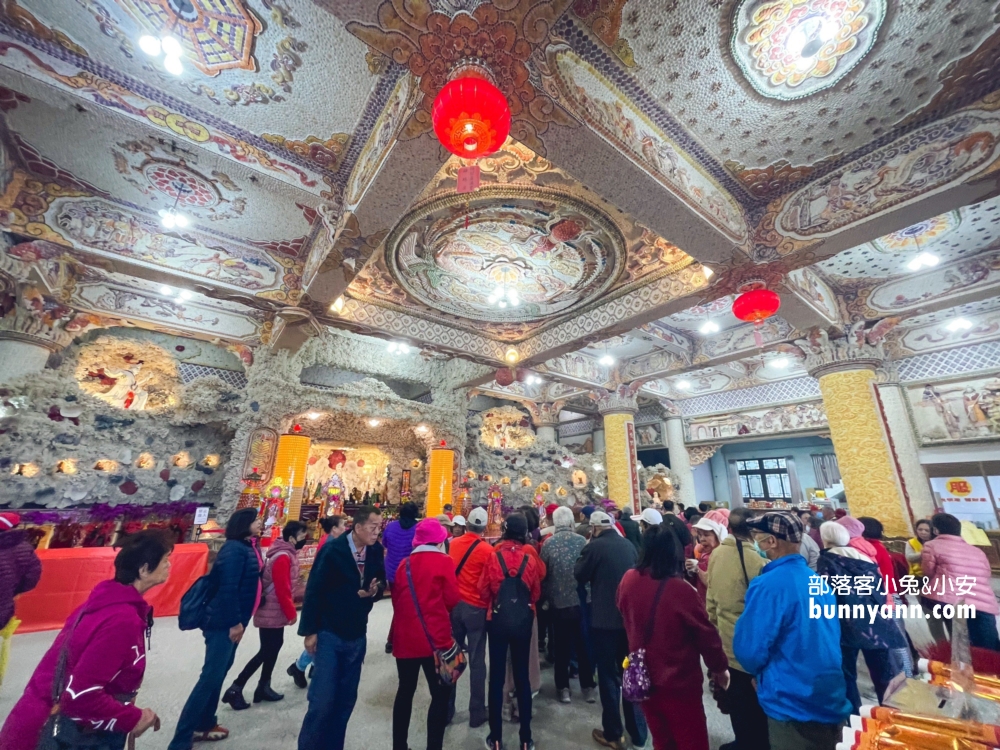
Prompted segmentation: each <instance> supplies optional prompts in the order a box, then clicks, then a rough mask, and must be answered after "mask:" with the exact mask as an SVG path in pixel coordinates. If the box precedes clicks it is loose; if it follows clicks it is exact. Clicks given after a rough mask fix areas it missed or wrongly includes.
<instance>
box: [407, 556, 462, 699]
mask: <svg viewBox="0 0 1000 750" xmlns="http://www.w3.org/2000/svg"><path fill="white" fill-rule="evenodd" d="M406 581H407V583H409V584H410V596H412V597H413V608H414V609H415V610H416V612H417V619H418V620H419V621H420V627H421V628H423V630H424V635H425V636H426V637H427V642H428V643H429V644H430V646H431V652H432V653H433V654H434V669H435V671H437V676H438V680H440V681H441V684H442V685H444V686H445V687H453V686H454V685H455V684H456V683H457V682H458V678H459V677H461V676H462V672H464V671H465V668H466V666H468V662H467V661H466V658H465V652H464V651H462V647H461V646H459V645H458V643H456V642H455V639H454V638H452V640H451V646H449V647H448V648H447V649H445V650H444V651H442V650H441V649H438V648H435V647H434V640H433V639H432V638H431V634H430V631H428V630H427V623H426V622H425V621H424V615H423V613H422V612H421V611H420V602H418V601H417V589H416V587H415V586H414V585H413V576H412V575H411V574H410V558H409V557H407V558H406Z"/></svg>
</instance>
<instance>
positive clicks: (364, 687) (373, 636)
mask: <svg viewBox="0 0 1000 750" xmlns="http://www.w3.org/2000/svg"><path fill="white" fill-rule="evenodd" d="M391 612H392V611H391V606H390V604H389V602H387V601H383V602H379V603H378V604H377V605H376V606H375V610H374V611H373V613H372V617H371V622H370V624H369V628H368V657H367V660H366V662H365V667H364V672H363V673H362V679H361V688H360V693H359V698H358V704H357V707H356V708H355V710H354V715H353V716H352V718H351V723H350V725H349V727H348V733H347V749H348V750H376V749H378V750H382V749H385V750H388V748H390V747H391V744H392V742H391V737H392V703H393V699H394V697H395V694H396V685H397V680H396V668H395V664H394V662H393V658H392V657H391V656H389V655H387V654H386V653H385V652H384V648H383V647H384V644H385V638H386V633H387V632H388V629H389V619H390V616H391ZM54 635H55V633H54V632H47V633H30V634H27V635H19V636H15V637H14V641H13V644H12V647H13V648H12V653H11V661H10V667H9V669H8V671H7V676H6V678H5V680H4V684H3V686H2V688H0V717H6V716H7V714H8V713H9V712H10V710H11V708H12V707H13V704H14V702H15V701H16V700H17V698H18V697H19V696H20V695H21V693H22V692H23V690H24V686H25V684H26V683H27V681H28V678H29V677H30V676H31V672H32V670H33V669H34V668H35V665H37V664H38V661H39V659H40V658H41V656H42V654H43V653H44V652H45V649H47V648H48V646H49V644H50V643H51V642H52V639H53V637H54ZM257 645H258V640H257V633H256V630H255V629H254V628H251V629H250V632H249V633H248V634H247V637H246V638H245V639H244V641H243V643H242V644H241V645H240V648H239V651H238V652H237V655H236V665H235V666H234V668H233V671H232V672H231V674H230V678H232V677H235V675H236V674H237V672H238V670H239V669H241V668H242V667H243V665H244V664H245V663H246V661H247V660H248V659H249V658H250V656H252V655H253V653H254V652H255V651H256V649H257ZM301 646H302V640H301V639H300V638H298V637H297V636H295V631H294V628H293V627H289V628H288V629H287V630H286V633H285V646H284V649H283V650H282V652H281V658H280V659H279V662H278V668H276V669H275V673H276V674H275V677H274V681H273V687H274V688H275V689H276V690H278V691H279V692H283V693H284V694H285V699H284V700H283V701H281V702H279V703H274V704H258V705H256V706H254V707H253V708H251V709H249V710H246V711H240V712H235V711H233V710H231V709H230V708H229V707H228V706H221V707H220V710H219V718H220V721H221V723H222V725H223V726H225V727H228V728H229V729H230V730H231V732H232V734H231V735H230V738H229V739H228V740H227V741H225V742H223V743H220V744H218V745H211V746H209V745H199V747H201V748H203V750H208V749H209V748H211V750H227V748H228V749H229V750H236V749H237V748H238V749H239V750H293V749H294V748H295V747H296V737H297V736H298V732H299V726H300V725H301V723H302V716H303V714H304V713H305V709H306V695H305V693H306V691H305V690H299V689H297V688H296V687H295V686H294V685H293V684H292V681H291V678H290V677H288V676H287V675H286V674H285V669H286V668H287V666H288V665H289V664H290V663H291V661H292V660H293V659H294V658H295V657H296V656H297V655H298V653H299V651H300V649H301ZM203 654H204V646H203V642H202V641H201V636H200V633H197V632H195V633H184V632H181V631H180V630H178V629H177V621H176V619H175V618H162V619H158V620H157V621H156V626H155V627H154V628H153V647H152V650H151V651H150V652H149V656H148V659H149V664H148V666H147V668H146V679H145V683H144V685H143V687H142V692H141V693H140V697H139V701H138V703H139V705H140V706H149V707H151V708H153V709H154V710H156V711H157V713H159V715H160V717H161V719H162V720H163V728H162V730H161V731H160V732H158V733H156V734H153V733H147V734H146V735H144V736H143V737H141V738H140V739H139V740H138V741H137V743H136V747H137V750H163V749H164V748H166V746H167V743H168V742H169V740H170V737H171V736H172V734H173V730H174V726H175V723H176V720H177V716H178V714H179V713H180V709H181V707H182V706H183V705H184V701H185V700H186V698H187V695H188V692H189V691H190V689H191V687H192V686H193V685H194V682H195V680H196V679H197V676H198V672H199V670H200V668H201V661H202V656H203ZM254 684H255V683H251V685H250V689H248V690H247V691H246V693H245V694H246V696H247V698H248V699H249V697H250V694H251V693H252V687H253V685H254ZM573 685H574V687H575V685H576V683H575V681H574V683H573ZM468 695H469V693H468V679H466V678H463V679H462V682H461V683H460V687H459V698H458V707H459V713H458V715H457V716H456V720H455V722H454V725H453V726H451V727H450V728H449V729H448V733H447V735H446V736H445V747H446V748H449V750H474V749H478V748H482V747H483V739H484V738H485V736H486V727H485V726H484V727H481V728H479V729H469V727H468V725H467V724H466V723H464V722H467V721H468V711H467V709H468ZM429 702H430V697H429V695H428V693H427V691H426V689H423V690H418V692H417V697H416V699H415V701H414V710H413V719H412V721H411V724H410V746H411V747H412V748H414V750H419V748H422V747H425V743H426V734H425V727H426V721H425V716H426V711H427V706H428V704H429ZM536 707H537V713H536V715H535V719H534V721H533V724H532V730H533V733H534V738H535V742H536V744H537V746H538V748H539V750H570V748H573V749H574V750H575V749H576V748H597V747H598V745H596V744H595V743H594V741H593V739H592V738H591V736H590V733H591V730H592V729H593V728H594V727H597V726H600V704H599V703H598V704H593V705H588V704H586V703H584V702H583V701H582V700H581V699H580V698H579V692H578V691H575V690H574V701H573V703H572V704H569V705H563V704H560V703H558V702H556V700H555V687H554V684H553V676H552V670H551V669H543V671H542V689H541V693H540V694H539V696H538V698H537V699H536ZM705 710H706V713H707V714H708V727H709V734H710V737H711V743H712V748H713V750H715V748H717V747H718V746H719V745H720V744H721V743H723V742H728V741H730V740H731V739H732V738H733V735H732V730H731V728H730V725H729V719H728V717H726V716H723V715H721V714H720V713H719V712H718V710H717V709H716V707H715V702H714V701H713V700H712V698H711V696H710V695H708V694H706V696H705ZM516 732H517V729H516V725H514V724H507V725H505V727H504V733H505V737H507V738H508V739H509V740H512V741H515V742H516ZM647 747H649V748H652V740H650V741H648V743H647Z"/></svg>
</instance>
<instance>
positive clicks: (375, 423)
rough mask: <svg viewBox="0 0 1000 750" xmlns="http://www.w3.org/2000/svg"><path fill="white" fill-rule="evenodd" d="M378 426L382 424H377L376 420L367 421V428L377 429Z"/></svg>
mask: <svg viewBox="0 0 1000 750" xmlns="http://www.w3.org/2000/svg"><path fill="white" fill-rule="evenodd" d="M380 424H382V423H381V422H379V421H378V420H377V419H369V420H368V426H369V427H378V426H379V425H380Z"/></svg>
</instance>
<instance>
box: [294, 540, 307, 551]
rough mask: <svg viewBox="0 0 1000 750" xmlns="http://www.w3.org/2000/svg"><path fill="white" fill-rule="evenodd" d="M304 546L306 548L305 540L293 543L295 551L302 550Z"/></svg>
mask: <svg viewBox="0 0 1000 750" xmlns="http://www.w3.org/2000/svg"><path fill="white" fill-rule="evenodd" d="M305 546H306V540H305V539H300V540H299V541H297V542H296V543H295V549H302V548H303V547H305Z"/></svg>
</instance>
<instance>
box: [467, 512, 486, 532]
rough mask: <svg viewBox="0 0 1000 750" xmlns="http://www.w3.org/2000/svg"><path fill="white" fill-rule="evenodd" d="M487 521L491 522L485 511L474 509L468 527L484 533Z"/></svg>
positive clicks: (470, 514)
mask: <svg viewBox="0 0 1000 750" xmlns="http://www.w3.org/2000/svg"><path fill="white" fill-rule="evenodd" d="M487 520H489V517H488V516H487V515H486V510H485V509H483V508H473V509H472V512H471V513H469V518H468V527H469V528H470V529H475V530H476V531H482V530H483V529H485V528H486V522H487Z"/></svg>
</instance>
